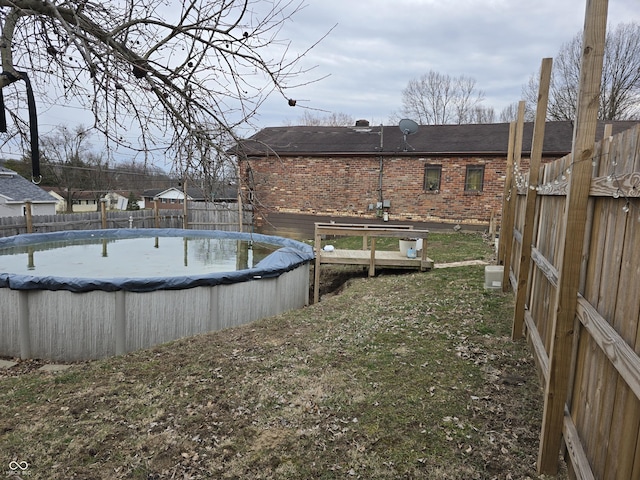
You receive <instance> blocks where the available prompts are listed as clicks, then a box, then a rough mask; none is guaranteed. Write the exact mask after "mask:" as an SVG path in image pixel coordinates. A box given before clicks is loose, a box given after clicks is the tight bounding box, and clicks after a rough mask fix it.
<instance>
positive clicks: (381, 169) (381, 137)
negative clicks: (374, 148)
mask: <svg viewBox="0 0 640 480" xmlns="http://www.w3.org/2000/svg"><path fill="white" fill-rule="evenodd" d="M383 149H384V127H383V126H382V125H380V168H379V175H378V193H379V198H378V201H379V202H380V203H382V198H383V195H382V173H383V171H384V161H383V158H384V157H383V156H382V150H383Z"/></svg>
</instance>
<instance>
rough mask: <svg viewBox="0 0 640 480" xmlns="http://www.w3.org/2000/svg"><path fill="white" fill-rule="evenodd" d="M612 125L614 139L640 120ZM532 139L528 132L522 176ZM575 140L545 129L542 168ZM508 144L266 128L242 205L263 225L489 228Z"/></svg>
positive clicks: (502, 135) (492, 130)
mask: <svg viewBox="0 0 640 480" xmlns="http://www.w3.org/2000/svg"><path fill="white" fill-rule="evenodd" d="M611 123H613V124H614V126H613V127H614V128H613V130H614V134H615V133H618V132H620V131H622V130H625V129H627V128H630V127H631V126H633V125H635V124H636V123H638V122H611ZM603 127H604V124H602V123H601V124H600V125H599V128H598V133H597V135H598V136H599V137H597V138H598V139H599V138H600V137H601V136H602V135H603ZM532 131H533V124H532V123H527V124H525V129H524V140H523V154H522V155H523V160H522V166H523V168H526V165H528V156H529V155H530V149H531V137H532ZM572 138H573V126H572V124H571V122H549V123H547V124H546V128H545V141H544V148H543V161H551V160H554V159H556V158H560V157H562V156H564V155H566V154H568V153H570V152H571V145H572ZM594 140H596V139H594ZM508 143H509V124H507V123H501V124H479V125H425V126H420V127H419V128H418V130H417V132H416V133H414V134H410V135H404V134H403V132H401V131H400V129H399V128H398V127H397V126H384V127H383V126H370V125H369V123H368V122H366V121H363V120H359V121H358V122H356V126H354V127H318V126H313V127H310V126H293V127H291V126H289V127H269V128H265V129H263V130H260V131H259V132H258V133H256V134H255V135H253V136H252V137H250V138H249V139H247V140H244V141H243V142H241V143H240V145H239V146H238V149H237V151H236V153H237V154H238V160H239V162H240V172H241V178H242V191H243V197H244V198H245V201H249V202H251V203H252V204H253V205H254V207H255V215H256V221H257V222H258V225H259V226H260V222H262V223H263V224H265V225H266V224H269V225H275V226H276V227H277V226H278V225H279V224H285V223H286V222H287V221H288V220H286V219H287V218H293V217H295V218H296V219H298V220H296V221H299V222H305V221H306V222H307V223H309V222H312V221H313V220H314V219H315V221H326V220H329V219H330V220H336V221H341V222H354V223H362V222H371V221H376V219H378V220H380V221H382V220H383V218H385V217H388V219H389V221H391V222H403V221H410V222H413V223H421V224H425V223H426V224H427V225H429V224H432V225H433V224H437V225H442V224H445V225H447V224H449V225H457V224H460V225H467V226H474V227H485V226H486V225H488V224H489V222H490V220H491V218H492V217H495V218H496V219H498V218H499V216H500V215H501V210H502V197H503V193H504V181H505V177H506V168H507V162H506V159H507V150H508ZM385 213H386V215H385ZM304 216H307V218H306V220H305V218H304Z"/></svg>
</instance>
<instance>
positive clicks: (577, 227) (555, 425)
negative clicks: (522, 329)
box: [538, 0, 608, 475]
mask: <svg viewBox="0 0 640 480" xmlns="http://www.w3.org/2000/svg"><path fill="white" fill-rule="evenodd" d="M607 8H608V1H607V0H591V1H588V2H587V7H586V17H585V24H584V33H583V40H582V65H581V68H580V87H579V89H578V92H579V98H578V107H577V110H576V121H575V124H574V131H573V152H572V162H571V168H572V172H571V175H570V176H569V184H568V187H567V198H566V206H565V212H564V219H563V221H564V225H563V228H561V229H560V230H561V238H560V243H559V248H560V259H559V268H558V289H557V291H556V296H555V298H554V299H553V306H554V308H553V310H552V314H554V317H553V318H552V319H551V320H552V323H551V325H552V330H551V347H550V352H549V375H548V376H547V380H546V384H545V390H544V411H543V414H542V431H541V433H540V450H539V452H538V472H539V473H543V474H549V475H556V474H557V472H558V454H559V452H560V446H561V439H562V428H563V425H564V410H565V405H566V401H567V395H568V391H569V374H570V372H569V370H570V366H571V353H572V346H573V338H574V318H575V315H576V306H577V302H578V298H577V296H578V286H579V282H580V267H581V264H582V262H581V261H580V259H581V257H582V248H575V245H580V246H581V247H582V244H583V242H582V239H583V238H584V234H585V224H586V219H587V203H588V201H589V189H590V186H591V173H592V167H591V159H592V157H593V153H594V145H595V134H596V125H597V114H598V105H599V101H598V99H599V95H600V79H601V76H602V63H603V57H604V39H605V34H606V27H607ZM567 239H569V240H570V241H567Z"/></svg>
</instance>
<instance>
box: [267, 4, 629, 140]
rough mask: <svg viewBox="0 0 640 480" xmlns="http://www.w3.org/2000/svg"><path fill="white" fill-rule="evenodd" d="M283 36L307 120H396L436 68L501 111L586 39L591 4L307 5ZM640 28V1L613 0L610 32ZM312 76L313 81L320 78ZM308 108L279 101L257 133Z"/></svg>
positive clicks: (270, 104) (289, 120) (293, 120)
mask: <svg viewBox="0 0 640 480" xmlns="http://www.w3.org/2000/svg"><path fill="white" fill-rule="evenodd" d="M307 3H308V6H307V7H306V8H304V9H303V10H302V11H300V12H299V13H297V14H296V16H295V17H294V18H293V21H292V22H291V23H290V24H288V26H287V27H286V30H285V31H284V32H283V34H284V35H285V37H286V38H288V39H290V40H291V41H292V46H293V51H294V52H301V51H303V50H304V49H306V48H308V47H309V46H310V45H312V44H313V43H314V42H315V41H316V40H317V39H319V38H321V37H322V36H323V35H324V34H325V33H326V32H327V31H328V30H329V29H331V28H332V27H333V26H334V25H336V26H335V28H334V30H333V31H332V32H331V33H330V34H329V36H328V37H327V38H326V39H324V40H323V41H322V42H321V43H320V44H319V45H318V46H317V47H315V48H314V49H313V50H312V51H311V52H310V53H309V54H308V56H307V57H306V58H305V59H304V62H303V64H304V65H305V66H307V67H312V66H315V67H316V68H315V69H314V70H313V72H312V73H311V74H310V75H309V76H308V78H310V79H311V78H319V77H323V76H325V75H328V76H329V77H328V78H326V79H324V80H322V81H319V82H317V83H314V84H311V85H308V86H304V87H300V88H298V89H295V90H293V91H291V92H289V94H290V96H291V97H292V98H296V99H300V101H299V102H298V105H301V106H302V107H307V108H310V109H317V111H316V110H309V113H313V114H316V115H325V112H324V111H327V112H336V113H337V112H339V113H345V114H347V115H350V116H352V117H353V118H354V119H360V118H363V119H367V120H369V121H371V122H372V123H373V124H380V123H385V124H388V123H389V117H390V116H391V115H392V114H393V113H394V112H397V111H399V110H400V108H401V93H402V90H403V89H404V88H405V87H406V85H407V83H408V82H409V80H411V79H414V78H418V77H420V76H421V75H422V74H424V73H427V72H428V71H429V70H434V71H437V72H439V73H443V74H448V75H450V76H459V75H465V76H469V77H472V78H475V80H476V82H477V87H478V88H479V89H480V90H483V91H484V92H485V101H484V102H483V105H484V106H485V107H493V108H494V109H495V111H496V113H499V112H500V111H501V110H502V108H504V107H506V106H508V105H509V104H511V103H514V102H517V101H519V100H520V99H521V90H522V86H523V85H524V84H525V83H527V81H528V80H529V78H530V76H531V75H532V74H536V75H537V71H538V69H539V67H540V62H541V61H542V59H543V58H544V57H553V56H554V55H556V53H557V52H558V50H559V48H560V47H561V45H562V44H563V43H565V42H567V41H568V40H570V39H571V38H572V37H573V36H574V35H576V34H577V33H579V32H582V30H583V27H584V19H585V8H586V0H535V1H521V0H308V1H307ZM632 21H633V22H636V23H640V1H639V0H610V1H609V14H608V23H609V26H610V27H611V26H615V25H617V24H618V23H621V22H632ZM314 76H315V77H314ZM303 114H304V111H303V110H302V109H301V108H298V107H294V108H292V107H289V106H288V105H287V104H286V102H285V101H284V100H283V99H282V98H281V97H279V96H277V95H274V96H273V97H272V98H271V99H270V100H269V101H268V102H267V103H266V104H265V105H264V106H263V108H262V109H261V110H260V115H259V117H258V118H257V119H256V121H255V123H256V126H257V127H260V128H261V127H265V126H280V125H283V124H287V123H296V120H299V119H300V118H301V117H302V115H303Z"/></svg>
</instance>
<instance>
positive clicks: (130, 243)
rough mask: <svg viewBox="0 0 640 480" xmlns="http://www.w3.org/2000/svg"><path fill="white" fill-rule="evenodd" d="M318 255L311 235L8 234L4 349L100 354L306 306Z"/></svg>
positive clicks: (2, 268) (29, 353) (2, 279)
mask: <svg viewBox="0 0 640 480" xmlns="http://www.w3.org/2000/svg"><path fill="white" fill-rule="evenodd" d="M311 260H313V250H312V248H311V247H310V246H309V245H306V244H304V243H301V242H297V241H294V240H290V239H286V238H281V237H273V236H266V235H258V234H249V233H238V232H222V231H209V230H181V229H117V230H88V231H74V232H56V233H45V234H31V235H17V236H14V237H7V238H0V356H5V357H21V358H42V359H47V360H57V361H77V360H88V359H95V358H101V357H106V356H110V355H118V354H123V353H126V352H130V351H133V350H137V349H140V348H146V347H149V346H152V345H157V344H159V343H164V342H167V341H171V340H174V339H177V338H180V337H185V336H190V335H195V334H198V333H203V332H208V331H213V330H217V329H220V328H226V327H231V326H235V325H240V324H243V323H247V322H251V321H253V320H256V319H259V318H263V317H266V316H270V315H276V314H278V313H281V312H284V311H286V310H290V309H294V308H300V307H302V306H304V305H306V304H308V302H309V263H310V262H311Z"/></svg>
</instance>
